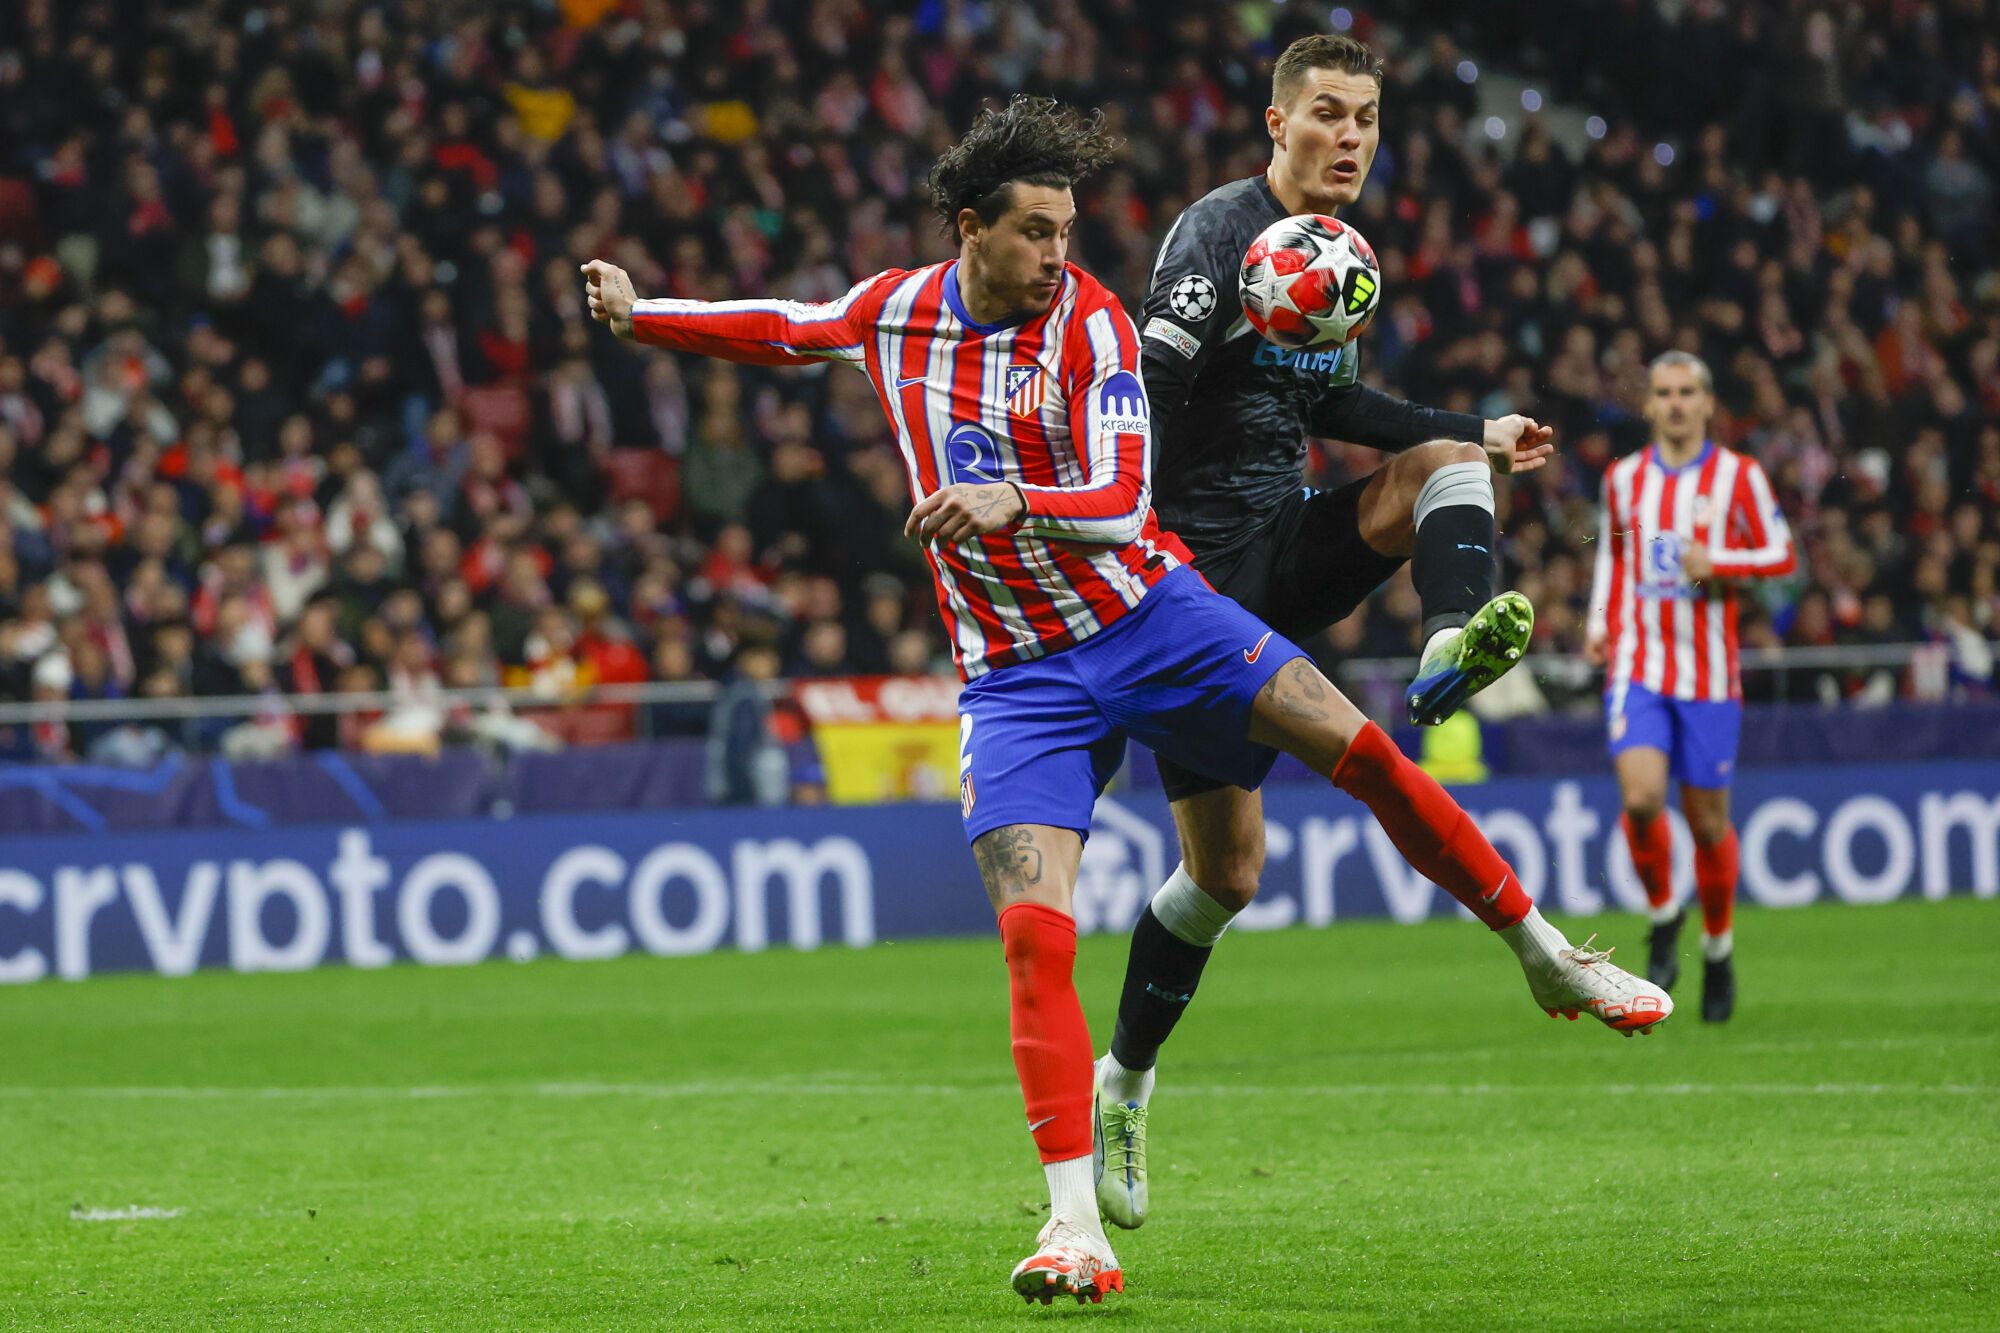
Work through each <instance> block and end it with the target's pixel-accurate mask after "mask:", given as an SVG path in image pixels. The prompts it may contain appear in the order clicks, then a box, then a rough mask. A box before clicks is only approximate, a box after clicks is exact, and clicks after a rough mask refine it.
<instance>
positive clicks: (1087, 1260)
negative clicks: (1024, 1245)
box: [1009, 1217, 1125, 1305]
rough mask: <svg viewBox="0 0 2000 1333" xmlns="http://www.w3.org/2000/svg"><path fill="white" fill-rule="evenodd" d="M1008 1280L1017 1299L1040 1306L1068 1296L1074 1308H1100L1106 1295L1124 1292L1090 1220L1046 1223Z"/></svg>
mask: <svg viewBox="0 0 2000 1333" xmlns="http://www.w3.org/2000/svg"><path fill="white" fill-rule="evenodd" d="M1009 1281H1010V1283H1011V1284H1012V1286H1013V1288H1014V1290H1015V1291H1018V1292H1020V1293H1021V1299H1022V1300H1024V1301H1040V1302H1041V1303H1042V1304H1043V1305H1047V1304H1049V1302H1051V1301H1053V1300H1054V1299H1055V1298H1056V1297H1058V1296H1074V1297H1076V1302H1077V1304H1078V1305H1081V1304H1083V1303H1084V1302H1085V1301H1089V1302H1091V1303H1092V1304H1093V1305H1102V1304H1103V1303H1104V1295H1105V1293H1106V1292H1111V1291H1123V1290H1125V1272H1124V1270H1123V1269H1121V1268H1119V1267H1118V1256H1117V1255H1115V1254H1113V1253H1112V1252H1111V1242H1110V1241H1108V1240H1106V1239H1105V1238H1104V1231H1103V1229H1102V1228H1100V1227H1099V1226H1098V1225H1097V1219H1095V1218H1092V1219H1091V1221H1090V1223H1089V1224H1088V1225H1086V1224H1084V1223H1082V1222H1078V1221H1074V1220H1072V1219H1070V1218H1067V1217H1051V1218H1049V1220H1048V1221H1047V1222H1046V1223H1044V1224H1043V1226H1042V1230H1041V1234H1040V1235H1038V1236H1036V1237H1035V1252H1034V1253H1033V1254H1031V1255H1029V1256H1028V1257H1027V1258H1025V1259H1023V1260H1022V1261H1021V1262H1020V1263H1018V1264H1016V1265H1014V1276H1013V1277H1012V1278H1011V1279H1009Z"/></svg>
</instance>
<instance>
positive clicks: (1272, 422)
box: [1138, 176, 1485, 557]
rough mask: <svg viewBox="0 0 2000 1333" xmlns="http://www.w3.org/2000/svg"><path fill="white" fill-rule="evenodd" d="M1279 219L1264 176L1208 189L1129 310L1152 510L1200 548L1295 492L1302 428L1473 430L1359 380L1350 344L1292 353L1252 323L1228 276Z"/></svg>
mask: <svg viewBox="0 0 2000 1333" xmlns="http://www.w3.org/2000/svg"><path fill="white" fill-rule="evenodd" d="M1286 216H1288V213H1287V210H1286V208H1285V206H1284V205H1283V204H1281V203H1279V202H1278V197H1277V196H1276V195H1275V194H1273V193H1271V187H1270V186H1269V185H1268V184H1266V183H1265V180H1264V178H1263V177H1262V176H1252V177H1250V178H1249V179H1247V180H1240V181H1233V182H1231V183H1230V184H1228V185H1224V186H1222V187H1220V188H1219V189H1216V190H1213V191H1211V192H1210V193H1209V194H1208V195H1207V196H1205V197H1204V198H1202V199H1200V200H1198V201H1197V202H1195V203H1194V204H1192V205H1190V206H1189V208H1188V210H1187V211H1186V212H1185V213H1182V214H1181V215H1180V217H1179V218H1178V219H1177V220H1176V221H1175V222H1174V225H1173V228H1172V229H1171V230H1170V231H1168V232H1167V239H1166V241H1165V242H1164V243H1163V244H1162V245H1161V246H1160V255H1159V258H1158V259H1157V260H1155V261H1154V264H1153V278H1152V284H1151V287H1150V289H1149V290H1148V291H1147V293H1146V301H1145V304H1144V305H1143V306H1142V307H1141V308H1140V313H1139V320H1138V323H1139V335H1140V346H1141V362H1142V365H1143V367H1144V373H1145V378H1146V397H1147V399H1148V401H1149V402H1150V404H1151V407H1152V424H1153V449H1154V458H1155V462H1154V467H1153V508H1154V509H1155V510H1156V511H1157V512H1158V514H1159V517H1160V522H1161V525H1162V526H1164V527H1166V528H1168V529H1171V530H1172V531H1174V532H1176V533H1178V534H1179V535H1180V537H1181V540H1183V541H1185V542H1186V543H1187V544H1188V546H1189V547H1190V548H1191V549H1192V550H1193V551H1194V553H1195V555H1196V556H1197V557H1199V556H1203V555H1209V554H1214V553H1218V552H1226V551H1231V550H1234V549H1235V548H1237V547H1239V546H1241V545H1243V544H1245V543H1247V542H1249V541H1250V540H1252V539H1253V538H1254V537H1255V536H1256V535H1257V534H1258V532H1259V531H1261V530H1262V529H1263V527H1264V526H1265V525H1266V524H1267V523H1268V522H1269V521H1270V520H1271V519H1272V518H1273V517H1274V516H1275V515H1276V514H1277V513H1278V511H1279V508H1280V506H1282V505H1283V503H1284V502H1285V500H1286V498H1287V497H1289V496H1291V495H1295V494H1296V493H1297V492H1298V490H1299V488H1300V487H1301V486H1303V485H1304V474H1305V463H1306V439H1307V437H1308V436H1321V437H1324V438H1328V439H1338V440H1346V441H1349V442H1350V443H1353V444H1361V445H1368V446H1370V447H1373V448H1377V449H1387V450H1400V449H1407V448H1409V447H1410V446H1411V445H1415V444H1421V443H1423V442H1424V441H1425V440H1437V439H1448V440H1469V441H1472V442H1474V443H1477V442H1478V441H1479V440H1480V439H1481V437H1482V435H1483V434H1484V424H1485V423H1484V422H1483V421H1482V420H1481V419H1480V418H1478V417H1474V416H1467V415H1465V414H1463V413H1460V412H1445V411H1440V410H1438V409H1436V408H1429V407H1418V406H1417V405H1415V404H1414V403H1406V402H1403V401H1402V400H1401V399H1397V398H1391V397H1390V396H1389V395H1387V394H1385V393H1381V392H1378V391H1377V390H1374V389H1371V388H1369V387H1367V386H1366V385H1363V384H1360V383H1357V382H1356V375H1357V374H1358V372H1359V370H1360V354H1359V344H1357V343H1349V344H1348V345H1347V346H1345V347H1329V348H1306V349H1305V350H1303V351H1290V350H1287V349H1285V348H1282V347H1279V346H1277V345H1276V344H1274V343H1269V342H1266V341H1264V340H1263V339H1262V338H1259V337H1258V336H1257V335H1256V334H1255V333H1253V332H1252V331H1251V329H1250V325H1249V324H1248V323H1247V322H1246V321H1245V320H1244V318H1243V309H1242V305H1241V303H1240V302H1239V300H1238V298H1237V292H1236V278H1237V274H1238V272H1239V270H1240V269H1241V268H1242V266H1243V255H1244V252H1246V251H1247V250H1249V248H1250V242H1252V241H1254V240H1256V239H1257V235H1258V233H1259V232H1262V231H1263V230H1264V229H1265V228H1266V227H1268V226H1270V225H1271V224H1272V223H1273V222H1276V221H1278V220H1279V219H1280V218H1283V217H1286Z"/></svg>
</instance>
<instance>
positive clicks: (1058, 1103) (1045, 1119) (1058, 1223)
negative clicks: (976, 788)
mask: <svg viewBox="0 0 2000 1333" xmlns="http://www.w3.org/2000/svg"><path fill="white" fill-rule="evenodd" d="M972 852H973V856H974V858H975V859H976V860H977V861H978V862H979V877H980V879H981V880H982V881H983V882H984V883H985V885H986V896H987V897H988V898H990V899H991V900H992V902H993V910H994V911H995V912H997V913H998V914H999V918H1000V939H1001V943H1002V945H1003V947H1004V948H1005V950H1006V955H1007V982H1008V1013H1009V1024H1008V1026H1009V1031H1010V1032H1011V1034H1012V1037H1013V1046H1014V1070H1015V1073H1016V1074H1017V1075H1018V1076H1019V1077H1020V1080H1021V1096H1022V1100H1023V1101H1024V1103H1025V1104H1026V1109H1027V1115H1028V1132H1029V1133H1030V1134H1032V1135H1034V1139H1035V1148H1036V1150H1037V1151H1038V1152H1039V1153H1040V1154H1041V1158H1042V1171H1043V1174H1044V1175H1045V1176H1046V1177H1047V1179H1048V1186H1049V1220H1048V1223H1047V1224H1046V1225H1045V1226H1043V1228H1042V1230H1041V1234H1040V1235H1039V1236H1037V1237H1036V1238H1035V1252H1034V1253H1033V1254H1031V1255H1029V1256H1028V1257H1027V1258H1026V1259H1023V1260H1022V1261H1021V1262H1020V1263H1019V1264H1017V1265H1015V1267H1014V1272H1013V1275H1012V1278H1011V1279H1010V1280H1011V1281H1012V1283H1013V1287H1014V1290H1015V1291H1017V1292H1020V1293H1021V1295H1022V1296H1023V1297H1024V1298H1026V1299H1028V1300H1040V1301H1041V1302H1042V1303H1043V1304H1045V1305H1046V1304H1047V1303H1048V1302H1049V1301H1050V1300H1052V1299H1053V1298H1054V1297H1056V1296H1074V1297H1076V1298H1077V1300H1079V1301H1082V1300H1085V1299H1088V1300H1091V1301H1102V1300H1103V1299H1104V1293H1106V1292H1108V1291H1122V1290H1124V1286H1125V1275H1124V1273H1123V1272H1122V1271H1121V1270H1120V1268H1119V1266H1118V1259H1117V1257H1116V1256H1115V1255H1114V1254H1112V1252H1111V1243H1110V1241H1108V1240H1106V1239H1105V1236H1104V1228H1103V1226H1102V1224H1101V1223H1100V1222H1099V1221H1098V1218H1097V1197H1096V1180H1095V1176H1096V1171H1095V1167H1094V1164H1093V1162H1092V1160H1091V1059H1090V1055H1091V1045H1090V1029H1089V1027H1088V1026H1087V1025H1086V1024H1085V1022H1084V1018H1083V1004H1082V1002H1081V1001H1080V1000H1079V999H1078V998H1077V994H1076V981H1075V977H1074V972H1075V967H1076V919H1075V918H1074V917H1073V916H1072V915H1071V914H1070V899H1071V894H1072V893H1073V892H1074V890H1075V887H1076V865H1077V861H1078V860H1079V858H1080V857H1081V856H1082V854H1083V840H1082V839H1081V838H1079V837H1078V836H1077V835H1076V833H1075V832H1074V831H1073V830H1071V829H1066V828H1053V827H1051V826H1049V825H1046V824H1008V825H1005V826H1003V827H1001V828H996V829H993V830H991V831H989V832H987V833H984V834H982V835H980V837H979V838H978V839H977V840H975V841H974V842H973V844H972Z"/></svg>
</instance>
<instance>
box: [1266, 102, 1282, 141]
mask: <svg viewBox="0 0 2000 1333" xmlns="http://www.w3.org/2000/svg"><path fill="white" fill-rule="evenodd" d="M1264 128H1265V129H1266V130H1267V131H1269V133H1270V135H1271V142H1272V143H1274V144H1276V145H1277V146H1278V147H1280V148H1283V147H1284V146H1285V113H1284V112H1282V111H1280V110H1278V108H1277V107H1275V106H1267V107H1265V108H1264Z"/></svg>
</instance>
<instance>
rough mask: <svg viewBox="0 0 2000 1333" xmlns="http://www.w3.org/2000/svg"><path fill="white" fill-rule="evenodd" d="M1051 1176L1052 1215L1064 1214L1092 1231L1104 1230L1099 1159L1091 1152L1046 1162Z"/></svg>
mask: <svg viewBox="0 0 2000 1333" xmlns="http://www.w3.org/2000/svg"><path fill="white" fill-rule="evenodd" d="M1042 1174H1044V1175H1046V1176H1047V1177H1048V1178H1049V1216H1051V1217H1060V1218H1064V1219H1066V1220H1068V1221H1071V1222H1074V1223H1076V1224H1077V1225H1078V1226H1080V1227H1083V1228H1085V1229H1087V1230H1090V1231H1099V1232H1101V1231H1102V1230H1103V1224H1102V1223H1101V1222H1099V1221H1098V1220H1097V1162H1096V1159H1095V1158H1093V1157H1092V1156H1091V1155H1090V1154H1088V1153H1086V1154H1084V1155H1083V1156H1082V1157H1072V1158H1070V1159H1069V1160H1068V1161H1067V1162H1044V1163H1042Z"/></svg>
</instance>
